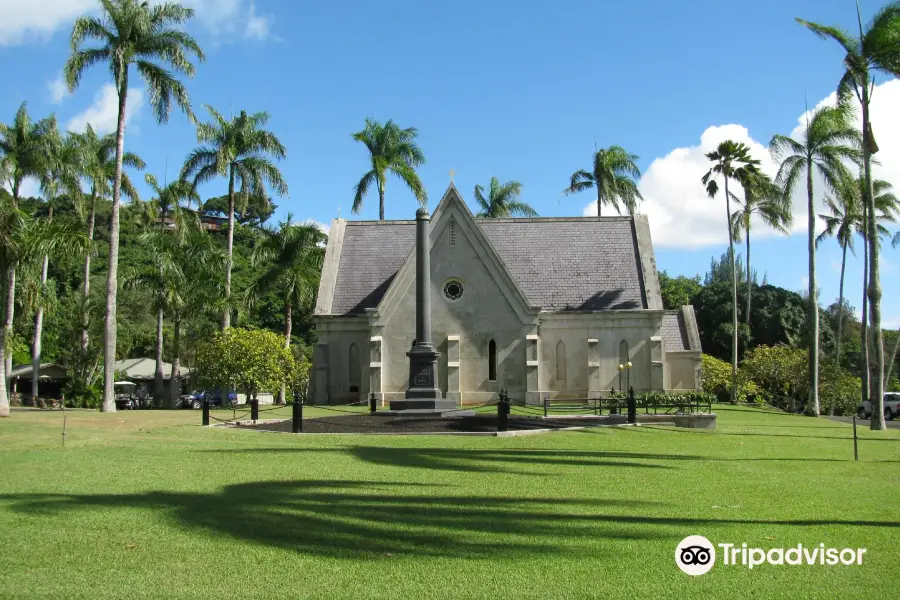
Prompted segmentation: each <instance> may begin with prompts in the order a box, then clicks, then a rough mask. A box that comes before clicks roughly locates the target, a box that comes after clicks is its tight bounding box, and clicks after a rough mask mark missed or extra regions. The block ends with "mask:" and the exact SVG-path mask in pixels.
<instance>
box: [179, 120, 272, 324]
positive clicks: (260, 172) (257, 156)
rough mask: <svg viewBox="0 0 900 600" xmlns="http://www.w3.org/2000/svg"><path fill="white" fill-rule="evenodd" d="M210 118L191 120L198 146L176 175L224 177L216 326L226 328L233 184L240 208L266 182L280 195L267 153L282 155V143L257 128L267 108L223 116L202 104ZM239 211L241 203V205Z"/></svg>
mask: <svg viewBox="0 0 900 600" xmlns="http://www.w3.org/2000/svg"><path fill="white" fill-rule="evenodd" d="M206 108H207V110H209V113H210V114H211V115H212V117H213V121H214V122H212V123H200V124H199V125H197V141H199V142H200V143H201V144H203V143H206V144H208V145H204V146H200V147H199V148H197V149H196V150H194V151H193V152H191V154H190V155H189V156H188V158H187V160H186V161H185V163H184V167H182V169H181V178H182V179H188V178H191V177H193V186H194V188H195V189H196V187H197V186H198V185H199V184H201V183H204V182H206V181H211V180H213V179H215V178H216V177H227V178H228V250H227V255H226V262H225V301H226V307H225V309H224V310H223V314H222V329H228V328H229V327H231V310H232V307H231V305H230V301H231V268H232V265H233V263H234V261H233V257H232V252H233V246H234V209H235V200H236V198H235V187H236V186H239V187H240V200H241V207H244V206H246V204H247V201H248V199H249V197H250V196H251V195H252V196H259V197H267V196H266V188H265V186H266V185H267V184H268V185H269V187H271V188H272V189H273V190H275V192H276V193H277V194H278V195H280V196H286V195H287V193H288V186H287V182H286V181H285V180H284V177H283V176H282V174H281V171H279V170H278V167H276V166H275V165H274V164H273V163H272V161H271V160H270V158H269V156H274V157H275V158H276V159H277V160H281V159H283V158H284V157H285V155H286V151H285V148H284V146H283V145H282V143H281V142H280V141H278V138H277V137H275V134H274V133H272V132H270V131H266V130H265V129H263V126H264V125H265V124H266V123H268V121H269V113H266V112H258V113H255V114H252V115H248V114H247V113H246V112H245V111H241V114H240V115H239V116H237V117H234V118H232V119H231V120H226V119H225V117H223V116H222V115H221V114H219V112H218V111H216V110H215V109H214V108H213V107H211V106H209V105H207V106H206ZM241 210H243V208H242V209H241Z"/></svg>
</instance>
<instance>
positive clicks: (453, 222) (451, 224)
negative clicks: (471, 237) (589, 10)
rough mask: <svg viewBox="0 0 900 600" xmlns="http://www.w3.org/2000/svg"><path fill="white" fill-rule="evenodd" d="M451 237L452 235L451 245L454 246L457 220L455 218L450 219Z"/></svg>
mask: <svg viewBox="0 0 900 600" xmlns="http://www.w3.org/2000/svg"><path fill="white" fill-rule="evenodd" d="M449 237H450V247H451V248H452V247H453V246H455V245H456V220H455V219H450V234H449Z"/></svg>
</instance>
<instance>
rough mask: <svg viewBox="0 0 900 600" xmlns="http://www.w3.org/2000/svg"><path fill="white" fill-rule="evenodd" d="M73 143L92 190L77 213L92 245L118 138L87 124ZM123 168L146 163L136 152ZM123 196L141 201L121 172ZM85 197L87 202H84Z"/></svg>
mask: <svg viewBox="0 0 900 600" xmlns="http://www.w3.org/2000/svg"><path fill="white" fill-rule="evenodd" d="M70 135H71V136H72V138H73V143H74V144H75V145H76V146H77V147H78V154H79V155H80V160H81V165H80V169H79V175H80V176H81V177H83V178H84V179H85V180H86V181H87V184H88V187H89V190H88V192H87V194H84V193H83V192H82V193H79V194H76V199H78V200H84V199H86V206H85V203H84V202H78V204H77V209H78V213H79V214H80V215H81V216H82V217H83V218H84V220H85V227H86V230H87V237H88V240H89V241H90V242H91V244H93V241H94V223H95V220H96V216H97V202H98V201H99V200H100V199H101V198H107V197H108V196H109V195H110V194H111V193H112V188H113V186H114V185H115V181H116V136H115V134H112V133H110V134H107V135H104V136H98V135H97V132H96V131H94V128H93V127H92V126H91V125H90V124H88V125H87V128H86V129H85V131H84V132H83V133H72V134H70ZM122 165H123V166H126V167H131V168H134V169H139V170H141V169H144V167H145V166H146V165H145V164H144V161H143V160H141V159H140V157H139V156H137V155H136V154H134V153H133V152H125V153H124V154H123V155H122ZM121 193H123V194H124V195H125V197H127V198H128V199H129V200H131V201H132V202H135V201H137V200H138V193H137V190H136V189H135V188H134V185H133V184H132V183H131V178H130V177H129V176H128V173H126V172H124V171H122V172H121ZM84 196H86V198H83V197H84ZM92 253H93V250H88V251H87V252H86V253H85V255H84V281H83V282H82V288H81V293H82V307H81V310H82V326H81V352H82V359H84V358H85V357H86V355H87V353H88V343H89V340H88V328H89V326H90V320H89V319H90V311H89V310H88V306H89V297H90V291H91V256H92Z"/></svg>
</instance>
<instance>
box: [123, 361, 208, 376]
mask: <svg viewBox="0 0 900 600" xmlns="http://www.w3.org/2000/svg"><path fill="white" fill-rule="evenodd" d="M162 367H163V379H169V377H170V376H171V374H172V364H171V363H167V362H164V363H163V364H162ZM114 368H115V370H116V371H117V372H121V373H122V374H123V375H124V379H133V380H135V381H150V380H153V379H155V378H156V360H154V359H152V358H126V359H124V360H117V361H116V362H115V367H114ZM179 370H180V371H181V376H182V377H184V376H185V375H188V374H190V372H191V370H190V369H189V368H188V367H180V368H179Z"/></svg>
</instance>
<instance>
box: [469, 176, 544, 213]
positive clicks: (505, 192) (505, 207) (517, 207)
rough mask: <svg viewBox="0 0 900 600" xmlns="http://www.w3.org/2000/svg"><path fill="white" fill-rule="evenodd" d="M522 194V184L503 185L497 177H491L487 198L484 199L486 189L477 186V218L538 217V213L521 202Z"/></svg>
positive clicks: (508, 182)
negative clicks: (520, 196)
mask: <svg viewBox="0 0 900 600" xmlns="http://www.w3.org/2000/svg"><path fill="white" fill-rule="evenodd" d="M520 193H522V184H521V183H519V182H518V181H507V182H506V183H504V184H502V185H501V184H500V181H499V180H498V179H497V178H496V177H491V184H490V186H489V190H488V196H487V198H485V197H484V188H483V187H481V186H480V185H476V186H475V201H476V202H477V203H478V208H479V211H478V214H477V215H475V216H476V217H480V218H486V219H505V218H509V217H517V216H523V217H536V216H537V211H536V210H534V209H533V208H531V206H529V205H528V204H526V203H525V202H522V201H521V200H519V194H520Z"/></svg>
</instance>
